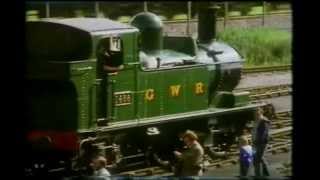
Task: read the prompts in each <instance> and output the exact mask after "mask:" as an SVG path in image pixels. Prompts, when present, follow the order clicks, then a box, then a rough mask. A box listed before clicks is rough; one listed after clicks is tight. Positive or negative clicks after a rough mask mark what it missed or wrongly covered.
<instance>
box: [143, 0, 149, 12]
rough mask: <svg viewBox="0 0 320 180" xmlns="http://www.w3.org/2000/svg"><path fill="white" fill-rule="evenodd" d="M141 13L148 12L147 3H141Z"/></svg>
mask: <svg viewBox="0 0 320 180" xmlns="http://www.w3.org/2000/svg"><path fill="white" fill-rule="evenodd" d="M143 11H144V12H148V3H147V1H144V2H143Z"/></svg>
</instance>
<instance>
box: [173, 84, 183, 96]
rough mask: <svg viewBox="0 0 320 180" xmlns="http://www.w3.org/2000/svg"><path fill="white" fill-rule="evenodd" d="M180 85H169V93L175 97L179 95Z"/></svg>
mask: <svg viewBox="0 0 320 180" xmlns="http://www.w3.org/2000/svg"><path fill="white" fill-rule="evenodd" d="M180 87H181V85H173V86H170V94H171V96H172V97H176V96H179V95H180Z"/></svg>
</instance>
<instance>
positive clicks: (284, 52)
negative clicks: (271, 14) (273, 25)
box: [217, 28, 291, 66]
mask: <svg viewBox="0 0 320 180" xmlns="http://www.w3.org/2000/svg"><path fill="white" fill-rule="evenodd" d="M217 38H218V39H219V40H222V41H225V42H226V43H228V44H230V45H231V46H233V47H234V48H236V49H237V50H239V52H240V53H241V54H242V55H243V56H244V57H245V59H246V62H245V66H261V65H281V64H290V63H291V33H290V32H287V31H282V30H277V29H270V28H251V29H239V28H238V29H235V28H234V29H227V30H225V31H223V32H220V33H218V35H217Z"/></svg>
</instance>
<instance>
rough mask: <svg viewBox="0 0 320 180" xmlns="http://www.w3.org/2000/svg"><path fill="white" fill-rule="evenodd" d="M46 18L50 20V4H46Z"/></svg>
mask: <svg viewBox="0 0 320 180" xmlns="http://www.w3.org/2000/svg"><path fill="white" fill-rule="evenodd" d="M46 18H50V4H49V2H46Z"/></svg>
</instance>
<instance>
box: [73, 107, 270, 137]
mask: <svg viewBox="0 0 320 180" xmlns="http://www.w3.org/2000/svg"><path fill="white" fill-rule="evenodd" d="M265 105H267V104H266V103H264V102H262V103H256V104H250V105H247V106H244V107H235V108H209V109H206V110H200V111H192V112H188V113H179V114H174V115H165V116H159V117H150V118H143V119H134V120H129V121H125V122H118V123H109V125H108V126H105V127H98V128H96V129H94V130H92V131H95V132H97V133H99V132H108V131H116V130H121V129H127V128H133V127H143V126H149V125H155V124H160V123H161V124H163V123H169V122H176V121H182V120H187V119H192V118H199V117H200V118H204V117H210V116H212V115H223V114H226V113H234V112H240V111H245V110H250V109H254V108H257V107H261V106H265ZM81 132H88V131H80V132H79V133H81Z"/></svg>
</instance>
